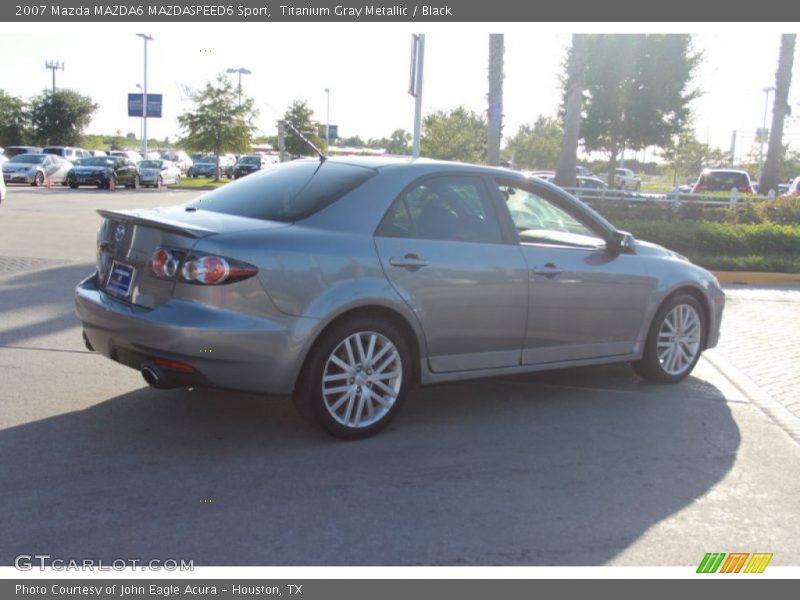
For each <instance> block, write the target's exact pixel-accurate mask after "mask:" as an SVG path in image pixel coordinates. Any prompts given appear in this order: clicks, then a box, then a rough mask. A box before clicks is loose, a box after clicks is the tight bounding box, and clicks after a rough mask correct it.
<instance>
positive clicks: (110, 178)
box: [105, 175, 117, 190]
mask: <svg viewBox="0 0 800 600" xmlns="http://www.w3.org/2000/svg"><path fill="white" fill-rule="evenodd" d="M112 182H113V184H114V189H117V176H116V175H111V176H110V177H109V178H108V181H106V186H105V187H106V189H107V190H110V189H111V184H112Z"/></svg>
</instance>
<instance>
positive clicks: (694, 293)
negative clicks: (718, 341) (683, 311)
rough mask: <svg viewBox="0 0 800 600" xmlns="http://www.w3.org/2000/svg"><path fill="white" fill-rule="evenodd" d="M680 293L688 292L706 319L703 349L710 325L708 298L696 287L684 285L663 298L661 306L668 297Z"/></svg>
mask: <svg viewBox="0 0 800 600" xmlns="http://www.w3.org/2000/svg"><path fill="white" fill-rule="evenodd" d="M680 294H688V295H689V296H691V297H692V298H694V299H695V300H697V301H698V302H699V303H700V306H701V307H702V308H703V317H704V318H705V321H706V331H705V338H704V339H703V350H705V349H706V343H707V342H708V330H709V327H711V305H710V304H709V303H708V298H706V297H705V295H704V294H703V292H701V291H700V290H698V289H697V288H696V287H692V286H684V287H681V288H678V289H677V290H675V291H673V292H672V293H671V294H670V295H669V296H667V297H666V298H664V301H663V302H662V303H661V305H662V306H663V304H664V302H667V301H668V300H669V299H670V298H674V297H675V296H678V295H680Z"/></svg>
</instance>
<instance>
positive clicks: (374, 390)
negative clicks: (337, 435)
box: [322, 331, 403, 429]
mask: <svg viewBox="0 0 800 600" xmlns="http://www.w3.org/2000/svg"><path fill="white" fill-rule="evenodd" d="M402 382H403V364H402V361H401V359H400V352H399V351H398V349H397V348H396V347H395V345H394V344H393V343H392V342H391V340H389V338H387V337H386V336H384V335H382V334H380V333H377V332H374V331H360V332H358V333H353V334H351V335H349V336H348V337H347V338H345V339H344V340H343V341H342V342H341V343H340V344H339V345H338V346H336V348H335V349H334V350H333V352H331V354H330V356H329V357H328V360H327V361H326V363H325V368H324V369H323V371H322V397H323V400H324V402H325V408H326V409H327V411H328V413H329V414H330V415H331V417H333V419H334V420H335V421H336V422H337V423H339V424H341V425H344V426H345V427H350V428H356V429H360V428H365V427H369V426H370V425H373V424H375V423H377V422H378V421H380V420H381V419H382V418H383V417H385V416H386V415H387V413H388V412H389V411H390V410H391V408H392V406H393V405H394V403H395V402H396V401H397V397H398V395H399V393H400V388H401V386H402Z"/></svg>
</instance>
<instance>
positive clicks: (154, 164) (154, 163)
mask: <svg viewBox="0 0 800 600" xmlns="http://www.w3.org/2000/svg"><path fill="white" fill-rule="evenodd" d="M139 168H140V169H160V168H161V161H160V160H143V161H142V162H140V163H139Z"/></svg>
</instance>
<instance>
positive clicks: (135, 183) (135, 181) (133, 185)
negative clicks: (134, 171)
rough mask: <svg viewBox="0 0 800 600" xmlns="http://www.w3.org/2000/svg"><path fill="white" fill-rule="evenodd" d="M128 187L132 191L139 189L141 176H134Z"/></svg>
mask: <svg viewBox="0 0 800 600" xmlns="http://www.w3.org/2000/svg"><path fill="white" fill-rule="evenodd" d="M128 187H129V188H130V189H132V190H135V189H136V188H138V187H139V176H138V175H134V176H133V181H132V182H131V184H130V185H129V186H128Z"/></svg>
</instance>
